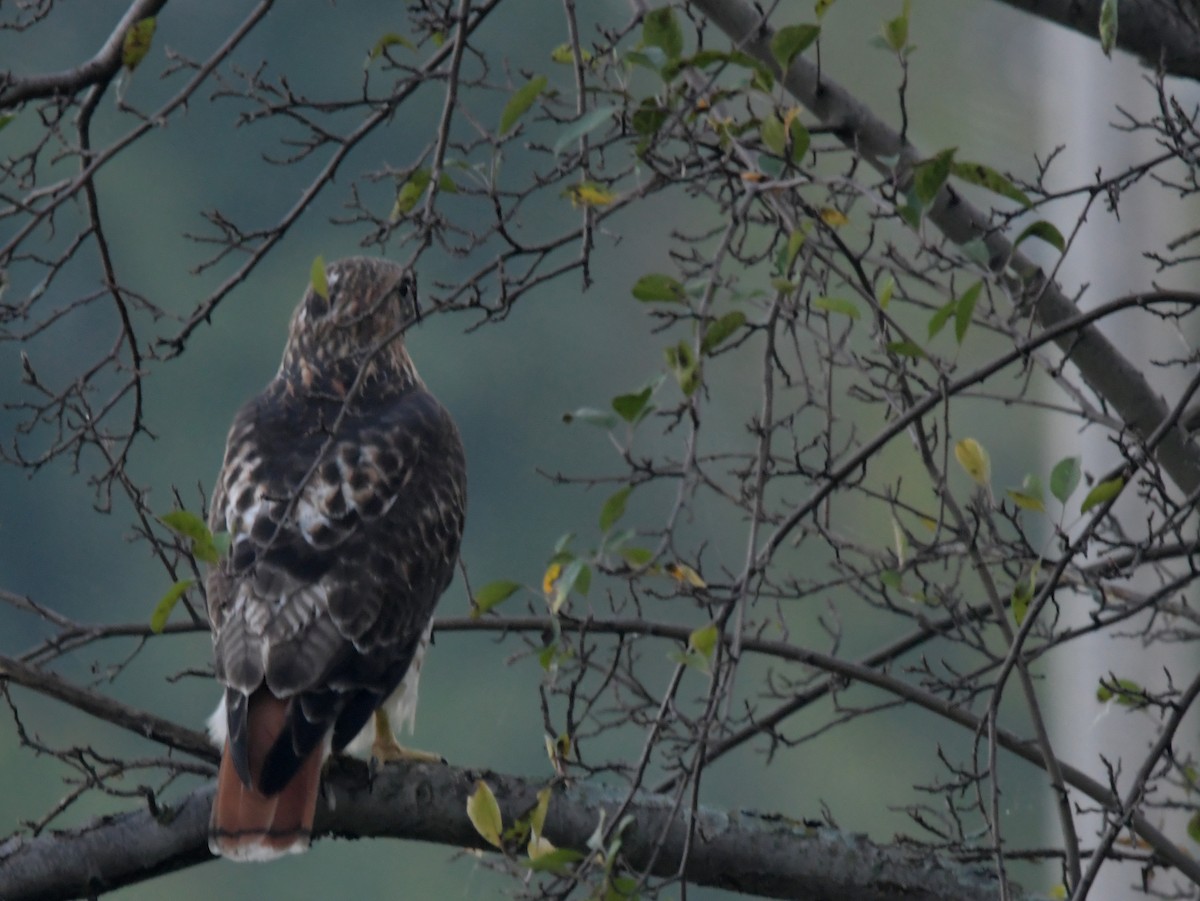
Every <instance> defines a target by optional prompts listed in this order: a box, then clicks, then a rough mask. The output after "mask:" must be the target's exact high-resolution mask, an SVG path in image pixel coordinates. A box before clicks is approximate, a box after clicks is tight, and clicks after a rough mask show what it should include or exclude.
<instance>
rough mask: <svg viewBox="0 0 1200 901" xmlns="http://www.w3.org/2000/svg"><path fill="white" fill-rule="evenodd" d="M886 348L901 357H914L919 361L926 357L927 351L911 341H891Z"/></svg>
mask: <svg viewBox="0 0 1200 901" xmlns="http://www.w3.org/2000/svg"><path fill="white" fill-rule="evenodd" d="M885 346H886V348H887V349H888V350H889V351H891V352H892V353H894V354H896V355H898V356H901V357H912V358H913V359H914V360H919V359H921V358H922V357H924V356H925V351H923V350H922V349H921V348H920V347H918V346H917V345H916V344H914V343H913V342H911V341H889V342H888V343H887V345H885Z"/></svg>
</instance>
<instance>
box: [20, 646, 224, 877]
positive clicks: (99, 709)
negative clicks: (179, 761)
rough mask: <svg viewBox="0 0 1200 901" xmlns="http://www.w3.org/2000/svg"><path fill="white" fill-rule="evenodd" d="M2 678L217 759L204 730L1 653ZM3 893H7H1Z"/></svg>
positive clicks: (102, 717) (153, 736) (136, 730)
mask: <svg viewBox="0 0 1200 901" xmlns="http://www.w3.org/2000/svg"><path fill="white" fill-rule="evenodd" d="M0 679H3V680H6V681H10V682H12V683H13V684H15V685H21V686H24V687H25V688H28V689H30V690H32V691H36V692H38V693H39V694H43V695H48V696H49V697H52V698H56V699H58V700H60V701H62V702H63V703H64V704H70V705H71V706H72V707H75V708H77V709H78V710H82V711H84V712H85V713H89V714H91V715H92V716H94V717H96V718H98V719H101V720H104V721H105V722H108V723H111V724H112V725H114V726H120V727H121V728H122V729H128V730H129V731H130V732H135V733H137V734H138V735H141V736H142V737H144V738H149V739H151V740H152V741H157V742H160V743H162V744H164V745H166V746H167V747H171V748H178V749H179V750H181V751H185V752H187V753H188V754H191V755H192V756H193V757H199V758H200V759H201V760H207V761H209V762H215V761H216V760H217V756H218V755H217V752H216V751H215V750H214V749H213V746H212V745H211V744H210V743H209V742H208V740H207V739H206V738H205V736H204V735H202V734H201V733H199V732H195V731H193V730H191V729H185V728H184V727H183V726H179V725H177V724H175V723H173V722H171V721H170V720H164V719H162V718H161V717H157V716H155V715H154V714H152V713H147V712H146V711H144V710H137V709H135V708H133V707H130V706H128V705H127V704H122V703H121V702H120V701H115V700H113V699H112V698H109V697H106V696H105V695H102V694H100V693H99V692H95V691H89V690H88V689H86V688H83V687H81V686H79V685H76V684H74V683H73V682H68V681H67V680H66V679H63V678H62V677H61V676H57V675H55V674H54V673H51V672H47V671H46V670H44V669H39V668H38V667H35V666H29V665H28V664H25V663H21V662H20V661H19V660H14V659H13V658H11V657H6V656H3V655H0ZM2 897H4V894H3V893H0V898H2Z"/></svg>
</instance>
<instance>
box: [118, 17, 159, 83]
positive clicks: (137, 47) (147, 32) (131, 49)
mask: <svg viewBox="0 0 1200 901" xmlns="http://www.w3.org/2000/svg"><path fill="white" fill-rule="evenodd" d="M156 24H157V22H156V20H155V18H154V16H147V17H146V18H145V19H141V20H139V21H137V22H134V23H133V24H132V25H130V26H129V30H128V31H127V32H125V37H124V38H123V39H122V41H121V65H122V66H124V67H125V68H126V69H128V70H129V71H130V72H132V71H133V70H134V69H136V68H137V67H138V64H139V63H140V62H141V61H142V60H144V59H145V58H146V54H147V53H149V52H150V42H151V41H152V40H153V39H154V27H155V25H156Z"/></svg>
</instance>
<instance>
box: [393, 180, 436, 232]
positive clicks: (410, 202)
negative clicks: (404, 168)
mask: <svg viewBox="0 0 1200 901" xmlns="http://www.w3.org/2000/svg"><path fill="white" fill-rule="evenodd" d="M432 177H433V175H432V173H430V171H429V170H428V169H424V168H421V169H417V170H415V171H414V172H413V173H412V174H411V175H410V176H409V177H408V181H406V182H405V183H404V184H403V185H401V186H400V190H399V191H397V192H396V203H395V204H394V205H393V206H392V220H393V221H395V220H397V219H399V218H401V217H402V216H407V215H408V214H409V213H411V212H412V210H413V207H415V206H416V205H417V201H418V200H420V199H421V195H422V194H424V193H425V189H426V188H428V187H429V181H430V179H431V178H432Z"/></svg>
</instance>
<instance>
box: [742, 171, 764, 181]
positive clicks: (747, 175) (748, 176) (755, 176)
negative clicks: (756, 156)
mask: <svg viewBox="0 0 1200 901" xmlns="http://www.w3.org/2000/svg"><path fill="white" fill-rule="evenodd" d="M765 179H766V176H765V175H763V174H762V173H761V172H743V173H742V181H753V182H759V181H764V180H765Z"/></svg>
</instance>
